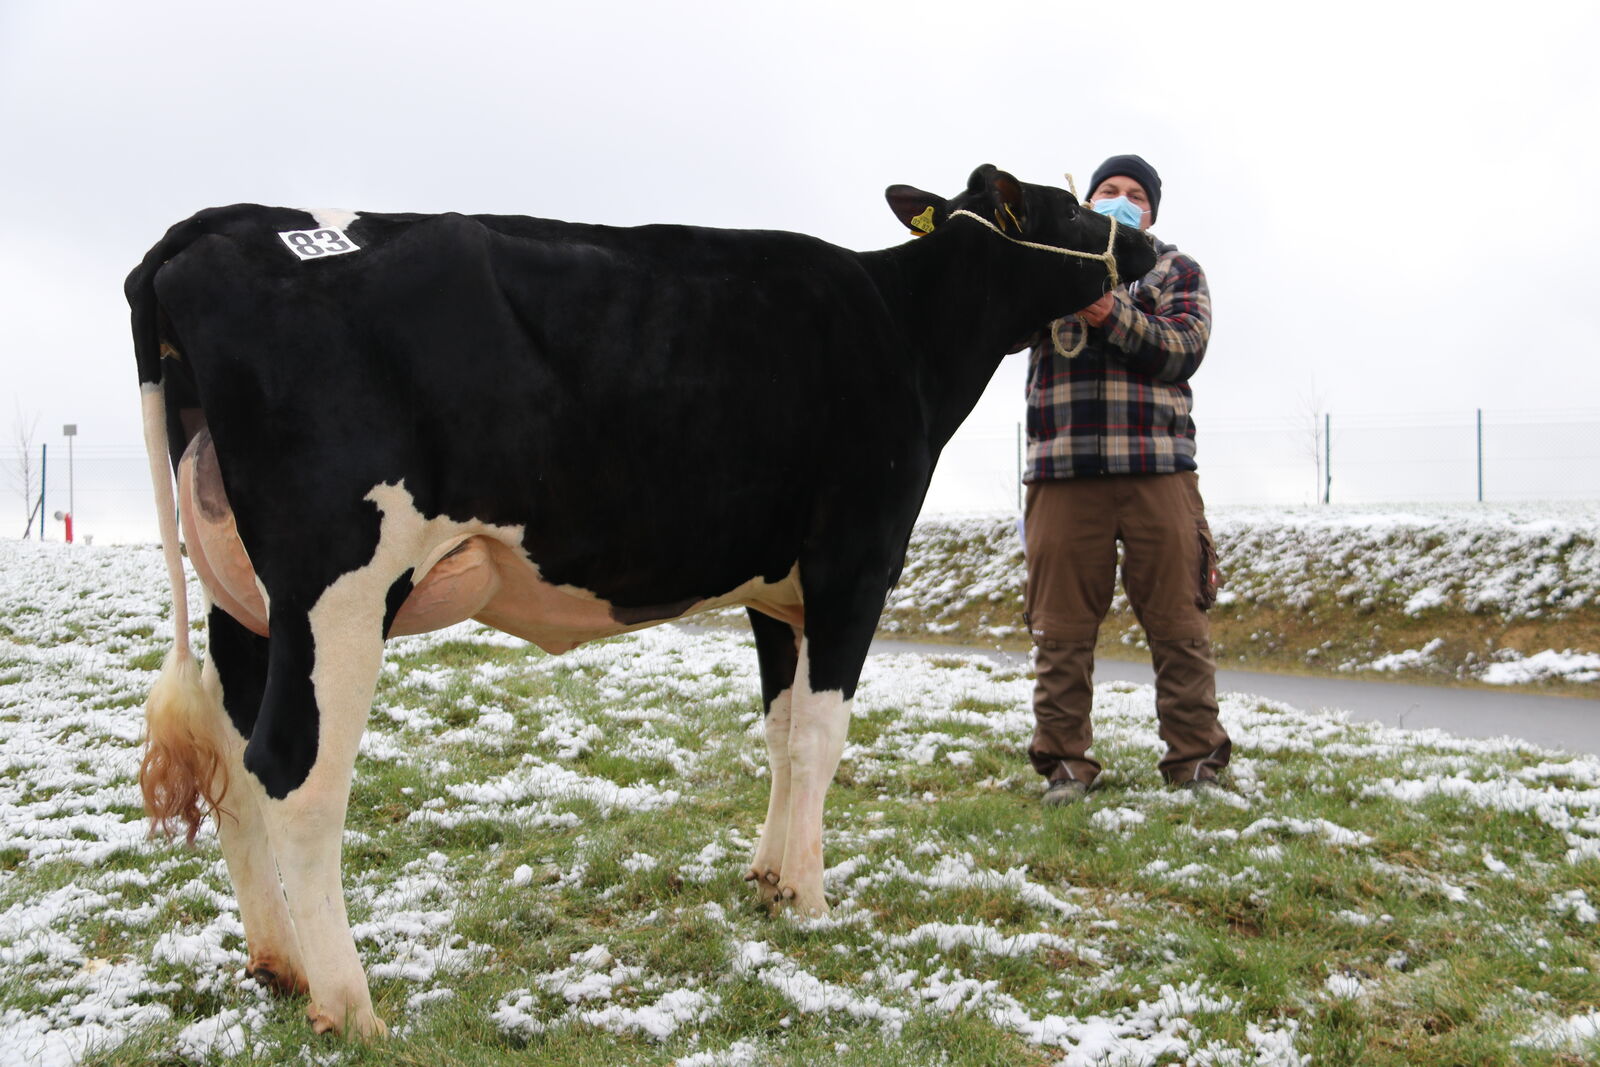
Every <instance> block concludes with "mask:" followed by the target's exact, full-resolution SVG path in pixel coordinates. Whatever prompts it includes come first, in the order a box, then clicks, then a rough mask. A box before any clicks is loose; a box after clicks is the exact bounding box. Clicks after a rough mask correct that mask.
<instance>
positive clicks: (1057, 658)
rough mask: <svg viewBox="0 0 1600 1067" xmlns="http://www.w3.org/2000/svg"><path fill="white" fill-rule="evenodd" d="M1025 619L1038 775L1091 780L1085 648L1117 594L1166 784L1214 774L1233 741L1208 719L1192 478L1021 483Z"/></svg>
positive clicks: (1209, 692)
mask: <svg viewBox="0 0 1600 1067" xmlns="http://www.w3.org/2000/svg"><path fill="white" fill-rule="evenodd" d="M1025 516H1026V518H1025V524H1024V529H1025V533H1026V551H1027V557H1028V586H1027V593H1026V601H1025V604H1026V611H1027V620H1028V629H1029V631H1030V632H1031V633H1032V635H1033V644H1034V667H1035V674H1036V677H1037V681H1036V683H1035V685H1034V693H1033V714H1034V721H1035V729H1034V734H1033V741H1032V743H1031V744H1030V745H1029V747H1028V758H1029V759H1030V760H1031V761H1032V763H1033V767H1034V769H1035V770H1036V771H1038V772H1039V773H1040V774H1042V775H1044V776H1045V777H1046V778H1052V779H1053V778H1062V777H1071V778H1075V779H1077V780H1078V781H1081V782H1088V783H1092V782H1093V781H1094V779H1095V776H1096V775H1098V774H1099V773H1100V764H1099V763H1098V762H1096V761H1095V760H1094V759H1092V758H1090V756H1089V755H1088V752H1089V746H1090V744H1091V743H1092V742H1093V740H1094V732H1093V729H1092V728H1091V726H1090V724H1089V709H1090V705H1091V704H1092V703H1093V700H1094V648H1095V639H1096V637H1097V636H1098V634H1099V631H1100V622H1101V620H1102V619H1104V618H1105V615H1106V612H1107V611H1108V610H1110V607H1111V597H1112V593H1113V592H1114V590H1115V584H1116V571H1117V542H1118V541H1121V542H1122V587H1123V589H1124V590H1125V591H1126V592H1127V594H1128V602H1129V603H1130V605H1131V606H1132V607H1133V612H1134V615H1135V616H1136V617H1137V618H1138V620H1139V624H1140V625H1141V626H1143V627H1144V631H1145V635H1146V637H1147V638H1148V639H1149V642H1150V659H1151V662H1152V663H1153V664H1154V666H1155V670H1156V717H1157V719H1158V721H1159V724H1160V735H1161V740H1163V741H1164V742H1166V745H1167V751H1166V755H1165V756H1163V757H1162V758H1161V762H1160V763H1159V765H1158V766H1159V768H1160V771H1161V774H1162V777H1164V778H1165V779H1166V780H1167V782H1168V783H1169V784H1171V785H1181V784H1182V783H1184V782H1187V781H1189V780H1190V779H1191V778H1214V777H1216V773H1217V771H1218V770H1219V769H1221V768H1222V767H1224V766H1226V765H1227V763H1228V756H1229V753H1230V752H1231V750H1232V748H1233V744H1232V742H1231V741H1229V739H1228V735H1227V732H1226V731H1224V730H1223V728H1222V724H1221V723H1220V722H1219V721H1218V720H1217V695H1216V664H1215V662H1214V660H1213V659H1212V655H1211V625H1210V621H1209V619H1208V618H1207V617H1206V610H1207V609H1208V608H1210V607H1211V604H1212V603H1213V601H1215V599H1216V593H1217V575H1216V547H1215V544H1214V542H1213V541H1212V539H1211V529H1210V527H1208V526H1207V525H1206V518H1205V509H1204V505H1203V504H1202V503H1201V500H1200V482H1199V478H1198V477H1197V476H1196V475H1195V474H1194V473H1193V472H1192V471H1185V472H1180V473H1177V474H1129V475H1108V476H1104V477H1099V478H1066V479H1062V480H1059V481H1049V482H1035V483H1033V484H1032V485H1029V486H1028V499H1027V509H1026V511H1025Z"/></svg>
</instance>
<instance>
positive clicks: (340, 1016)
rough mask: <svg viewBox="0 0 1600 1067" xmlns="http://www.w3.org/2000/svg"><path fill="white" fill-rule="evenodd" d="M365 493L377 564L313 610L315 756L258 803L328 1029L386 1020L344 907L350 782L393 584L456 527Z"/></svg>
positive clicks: (318, 1012)
mask: <svg viewBox="0 0 1600 1067" xmlns="http://www.w3.org/2000/svg"><path fill="white" fill-rule="evenodd" d="M367 499H369V500H372V501H373V502H375V503H376V504H377V505H378V507H379V508H380V510H381V511H382V513H383V520H382V524H381V526H380V527H379V534H378V546H377V549H376V551H375V552H374V553H373V557H372V562H370V563H368V564H367V565H366V566H365V567H362V568H361V569H359V570H355V571H351V572H350V573H349V574H345V575H342V576H341V577H340V578H339V579H338V580H337V581H335V582H334V583H333V584H332V585H330V586H329V587H328V588H327V590H325V591H324V592H323V594H322V595H321V596H320V597H319V598H318V599H317V602H316V604H315V605H314V606H313V607H312V608H311V611H310V622H311V640H312V645H313V647H314V649H315V658H314V661H313V666H312V671H311V684H312V689H313V692H314V693H315V696H316V702H317V713H318V716H317V724H318V733H317V759H316V763H314V764H313V765H312V767H311V773H310V774H309V775H308V776H307V778H306V780H305V782H304V783H303V784H302V785H301V786H300V787H299V788H297V789H295V790H294V791H293V792H291V793H290V794H289V795H288V796H287V797H285V798H284V799H282V800H271V799H266V798H264V799H263V802H262V814H263V815H264V816H265V821H266V826H267V833H268V836H269V838H270V839H271V841H272V850H273V852H274V853H275V854H276V855H277V858H278V867H279V872H280V873H281V874H282V876H283V888H284V893H285V895H286V896H287V897H288V901H289V912H290V914H291V915H292V916H293V917H294V925H295V929H296V931H297V932H298V934H299V938H300V947H301V950H302V953H303V959H304V962H305V968H306V978H307V979H308V980H309V982H310V985H311V1000H312V1004H311V1018H312V1022H313V1025H314V1026H315V1027H316V1029H317V1030H318V1031H319V1032H320V1031H325V1030H330V1029H332V1030H340V1031H344V1032H347V1033H348V1032H354V1033H355V1034H357V1035H359V1036H361V1037H373V1036H378V1035H382V1034H384V1033H385V1032H387V1027H385V1026H384V1024H383V1021H382V1020H381V1019H379V1018H378V1017H377V1015H376V1014H374V1013H373V1010H372V997H371V994H370V993H369V991H368V989H367V976H366V974H365V972H364V971H363V970H362V968H361V960H360V957H359V956H358V955H357V954H356V946H355V941H354V939H353V938H352V937H351V935H350V920H349V917H348V915H347V914H346V911H345V902H344V886H343V880H342V877H341V873H340V852H341V846H342V844H343V839H344V820H345V813H346V810H347V808H348V806H349V803H350V781H351V777H352V775H353V774H354V770H355V761H356V750H357V749H358V748H359V746H360V744H361V734H362V731H363V730H365V729H366V725H367V715H368V714H369V713H370V712H371V710H372V693H373V690H374V689H375V688H376V686H377V681H378V671H379V669H380V668H381V667H382V665H383V615H384V610H385V607H386V603H387V597H388V592H389V588H390V586H391V585H392V584H393V583H394V581H395V580H396V579H397V578H398V577H399V576H400V575H402V574H404V573H405V572H406V571H407V570H408V569H414V568H415V567H416V566H417V565H418V564H419V563H420V562H421V561H422V559H424V558H425V557H426V555H427V554H428V552H429V550H430V549H431V547H432V546H433V545H434V544H435V543H436V542H437V541H438V540H439V539H440V538H441V537H443V536H447V535H448V534H449V532H450V531H451V530H452V529H453V528H454V527H455V526H457V525H458V524H453V523H451V522H450V521H449V520H447V519H435V520H433V521H431V522H430V521H428V520H425V519H424V518H423V517H422V515H421V514H420V513H419V512H418V511H417V510H416V508H415V507H414V506H413V504H412V501H411V496H410V494H409V493H407V492H406V491H405V487H404V486H403V485H401V486H392V485H383V486H378V487H377V488H375V489H373V491H372V492H371V493H369V494H368V496H367Z"/></svg>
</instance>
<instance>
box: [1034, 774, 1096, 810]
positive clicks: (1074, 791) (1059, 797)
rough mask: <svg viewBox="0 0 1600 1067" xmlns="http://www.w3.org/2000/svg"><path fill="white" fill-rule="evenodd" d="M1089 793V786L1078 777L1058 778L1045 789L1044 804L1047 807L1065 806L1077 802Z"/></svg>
mask: <svg viewBox="0 0 1600 1067" xmlns="http://www.w3.org/2000/svg"><path fill="white" fill-rule="evenodd" d="M1088 795H1089V786H1088V785H1087V784H1086V783H1084V782H1080V781H1078V780H1077V779H1076V778H1056V779H1053V780H1052V781H1051V782H1050V785H1049V786H1048V787H1047V788H1046V789H1045V791H1044V799H1043V803H1044V806H1045V807H1047V808H1064V807H1066V806H1067V805H1069V804H1076V803H1077V802H1078V801H1080V800H1082V799H1083V798H1084V797H1086V796H1088Z"/></svg>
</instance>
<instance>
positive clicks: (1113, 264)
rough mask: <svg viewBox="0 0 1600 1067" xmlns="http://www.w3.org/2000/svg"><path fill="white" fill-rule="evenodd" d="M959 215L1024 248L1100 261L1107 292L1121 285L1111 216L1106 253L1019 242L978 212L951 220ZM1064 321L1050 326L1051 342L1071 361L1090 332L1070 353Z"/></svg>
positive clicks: (962, 212)
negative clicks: (1063, 335) (1064, 341)
mask: <svg viewBox="0 0 1600 1067" xmlns="http://www.w3.org/2000/svg"><path fill="white" fill-rule="evenodd" d="M957 215H965V216H966V217H967V218H969V219H977V220H978V221H979V222H981V223H983V225H985V226H987V227H988V228H989V229H991V230H993V231H994V232H995V233H997V234H999V235H1000V236H1001V237H1004V238H1005V239H1006V240H1008V241H1010V242H1011V243H1012V244H1014V245H1021V246H1022V247H1023V248H1033V249H1037V250H1038V251H1040V252H1055V253H1058V254H1060V255H1063V256H1073V257H1075V258H1077V259H1098V260H1099V261H1100V262H1101V263H1103V264H1105V268H1106V281H1107V283H1108V284H1107V285H1106V292H1110V291H1111V290H1113V289H1115V288H1116V287H1117V286H1118V285H1119V284H1120V279H1119V277H1118V275H1117V260H1116V257H1115V256H1113V255H1112V254H1111V250H1112V248H1114V247H1115V246H1116V243H1117V220H1116V219H1114V218H1112V217H1111V216H1109V215H1107V216H1106V220H1107V221H1108V222H1110V223H1111V233H1110V236H1108V237H1107V238H1106V250H1105V251H1104V252H1079V251H1078V250H1077V249H1075V248H1057V247H1056V246H1055V245H1044V244H1038V243H1036V242H1034V241H1023V240H1019V239H1017V238H1015V237H1013V236H1011V235H1010V234H1009V233H1006V232H1005V231H1004V230H1002V229H1001V228H1000V227H998V226H996V225H995V224H994V223H992V222H990V221H989V220H988V219H986V218H984V217H983V216H982V215H979V214H977V213H976V212H973V211H968V210H967V209H966V208H961V209H959V210H957V211H952V212H950V218H952V219H953V218H955V217H956V216H957ZM1063 321H1065V320H1062V319H1057V320H1056V321H1055V322H1053V323H1051V324H1050V341H1051V343H1052V344H1054V345H1055V350H1056V351H1057V352H1058V353H1060V355H1061V356H1062V357H1064V358H1066V359H1071V358H1072V357H1073V356H1076V355H1077V354H1078V353H1080V352H1082V351H1083V347H1084V345H1086V344H1088V343H1089V332H1088V331H1087V330H1085V331H1084V332H1083V336H1081V337H1079V338H1078V343H1077V344H1076V345H1074V346H1073V347H1072V349H1071V350H1070V351H1069V350H1068V349H1067V347H1066V346H1065V345H1063V344H1062V343H1061V332H1060V326H1059V324H1060V323H1061V322H1063Z"/></svg>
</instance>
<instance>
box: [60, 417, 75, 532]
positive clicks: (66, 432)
mask: <svg viewBox="0 0 1600 1067" xmlns="http://www.w3.org/2000/svg"><path fill="white" fill-rule="evenodd" d="M61 434H62V436H64V437H65V438H66V439H67V544H69V545H70V544H71V543H72V515H73V500H72V439H73V438H74V437H76V436H78V424H77V423H75V422H69V423H67V424H66V425H65V426H63V427H61Z"/></svg>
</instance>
